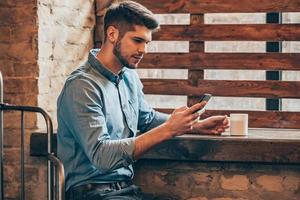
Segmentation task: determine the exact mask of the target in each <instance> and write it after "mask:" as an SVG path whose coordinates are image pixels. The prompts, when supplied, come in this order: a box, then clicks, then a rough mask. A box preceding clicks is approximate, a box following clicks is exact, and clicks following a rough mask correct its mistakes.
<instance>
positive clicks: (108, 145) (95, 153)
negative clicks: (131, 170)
mask: <svg viewBox="0 0 300 200" xmlns="http://www.w3.org/2000/svg"><path fill="white" fill-rule="evenodd" d="M66 87H67V88H66V90H65V93H64V96H63V98H62V102H61V103H62V106H61V109H63V112H60V113H62V115H63V116H62V118H63V119H64V121H65V123H66V124H67V125H68V127H69V128H70V129H71V132H72V134H73V137H74V138H75V141H76V142H77V143H78V144H79V145H80V146H81V147H82V149H83V151H84V153H85V155H86V156H87V157H88V159H89V160H90V162H91V163H92V164H93V165H94V166H95V167H97V168H98V170H100V171H101V172H106V171H111V170H114V169H117V168H121V167H127V166H129V165H131V164H132V163H133V162H134V160H133V152H134V148H135V141H134V140H135V139H134V138H125V139H116V140H112V139H111V134H110V133H108V129H107V124H106V121H105V116H104V113H103V102H102V99H101V90H100V89H99V88H97V85H96V84H93V83H92V82H90V81H88V80H85V79H76V80H73V81H71V82H70V83H69V84H68V85H67V86H66Z"/></svg>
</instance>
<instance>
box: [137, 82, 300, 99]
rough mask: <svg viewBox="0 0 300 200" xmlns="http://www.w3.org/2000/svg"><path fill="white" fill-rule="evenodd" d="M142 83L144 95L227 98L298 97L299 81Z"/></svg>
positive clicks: (299, 94)
mask: <svg viewBox="0 0 300 200" xmlns="http://www.w3.org/2000/svg"><path fill="white" fill-rule="evenodd" d="M142 82H143V84H144V92H145V93H146V94H164V95H187V96H197V95H201V94H203V93H206V92H207V93H211V94H213V95H214V96H229V97H266V98H299V97H300V81H240V80H239V81H238V80H236V81H231V80H199V81H198V86H191V85H190V84H189V82H188V81H187V80H179V79H177V80H175V79H142ZM287 88H288V89H287Z"/></svg>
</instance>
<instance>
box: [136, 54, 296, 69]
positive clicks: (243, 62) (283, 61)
mask: <svg viewBox="0 0 300 200" xmlns="http://www.w3.org/2000/svg"><path fill="white" fill-rule="evenodd" d="M139 68H148V69H150V68H157V69H159V68H161V69H165V68H170V69H251V70H252V69H256V70H300V54H297V53H198V52H197V53H149V54H147V55H145V57H144V58H143V60H142V61H141V63H140V64H139Z"/></svg>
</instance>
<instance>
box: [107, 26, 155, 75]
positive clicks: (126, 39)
mask: <svg viewBox="0 0 300 200" xmlns="http://www.w3.org/2000/svg"><path fill="white" fill-rule="evenodd" d="M151 34H152V31H151V30H149V29H148V28H146V27H145V26H139V25H135V26H134V30H132V31H128V32H126V33H125V34H124V36H123V37H122V38H120V37H119V38H118V40H117V42H116V43H115V45H114V49H113V53H114V55H115V56H116V57H117V59H118V60H119V62H120V63H121V64H122V65H123V66H125V67H128V68H130V69H135V68H137V66H138V64H139V62H140V61H141V59H142V58H143V55H144V54H145V53H146V48H147V45H148V43H149V42H150V41H151Z"/></svg>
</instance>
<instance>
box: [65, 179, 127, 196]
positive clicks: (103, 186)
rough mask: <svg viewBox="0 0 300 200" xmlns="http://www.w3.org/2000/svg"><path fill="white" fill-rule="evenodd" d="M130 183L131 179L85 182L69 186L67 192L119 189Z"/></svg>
mask: <svg viewBox="0 0 300 200" xmlns="http://www.w3.org/2000/svg"><path fill="white" fill-rule="evenodd" d="M130 185H132V181H118V182H113V183H87V184H83V185H79V186H75V187H71V188H70V189H69V190H68V191H67V193H70V192H73V193H85V192H88V191H93V190H97V191H103V192H106V191H111V190H121V189H123V188H126V187H128V186H130Z"/></svg>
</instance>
